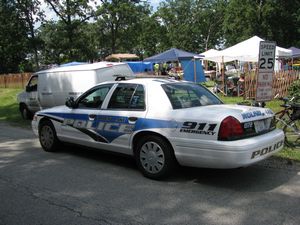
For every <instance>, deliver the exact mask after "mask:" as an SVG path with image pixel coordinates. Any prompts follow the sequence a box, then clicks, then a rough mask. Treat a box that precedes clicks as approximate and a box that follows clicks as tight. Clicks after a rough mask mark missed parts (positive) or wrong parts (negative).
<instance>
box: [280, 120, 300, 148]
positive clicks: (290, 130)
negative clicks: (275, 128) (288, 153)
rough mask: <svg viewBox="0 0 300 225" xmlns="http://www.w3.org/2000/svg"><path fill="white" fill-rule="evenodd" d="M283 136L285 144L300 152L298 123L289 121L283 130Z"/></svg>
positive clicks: (299, 125) (299, 127) (297, 121)
mask: <svg viewBox="0 0 300 225" xmlns="http://www.w3.org/2000/svg"><path fill="white" fill-rule="evenodd" d="M283 131H284V134H285V144H286V145H287V146H288V147H290V148H293V149H297V150H300V122H299V120H296V121H291V122H290V123H289V124H288V125H286V126H285V127H284V128H283Z"/></svg>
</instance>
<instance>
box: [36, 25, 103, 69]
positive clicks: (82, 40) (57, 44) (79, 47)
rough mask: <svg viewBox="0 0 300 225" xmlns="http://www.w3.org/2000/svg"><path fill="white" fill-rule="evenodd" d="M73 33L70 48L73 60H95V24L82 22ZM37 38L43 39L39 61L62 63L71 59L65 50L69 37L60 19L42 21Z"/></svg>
mask: <svg viewBox="0 0 300 225" xmlns="http://www.w3.org/2000/svg"><path fill="white" fill-rule="evenodd" d="M74 35H75V37H76V39H74V43H73V44H74V47H73V48H72V49H71V50H72V54H73V60H76V61H82V62H87V61H94V60H97V59H98V55H97V51H98V49H97V44H96V43H97V36H96V33H95V25H94V24H92V23H83V24H81V25H80V26H79V27H77V29H76V33H74ZM39 38H40V39H41V40H42V41H43V46H42V48H41V54H42V57H41V61H42V63H43V64H45V65H47V64H62V63H66V62H69V61H70V60H71V59H70V56H69V55H68V52H66V50H65V48H66V46H68V43H69V39H68V34H67V31H66V29H65V24H64V23H63V22H62V21H57V22H55V21H49V22H46V23H44V24H43V25H42V26H41V27H40V32H39Z"/></svg>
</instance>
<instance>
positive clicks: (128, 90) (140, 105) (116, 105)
mask: <svg viewBox="0 0 300 225" xmlns="http://www.w3.org/2000/svg"><path fill="white" fill-rule="evenodd" d="M108 109H128V110H144V109H145V91H144V87H143V86H142V85H137V84H119V85H118V86H117V88H116V90H115V91H114V93H113V94H112V97H111V99H110V101H109V104H108Z"/></svg>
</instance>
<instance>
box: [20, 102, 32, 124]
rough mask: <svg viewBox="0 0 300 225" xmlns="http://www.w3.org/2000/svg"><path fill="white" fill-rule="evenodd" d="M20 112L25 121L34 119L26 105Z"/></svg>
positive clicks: (21, 107) (22, 106)
mask: <svg viewBox="0 0 300 225" xmlns="http://www.w3.org/2000/svg"><path fill="white" fill-rule="evenodd" d="M20 112H21V115H22V118H23V119H24V120H31V119H32V117H33V115H32V113H31V112H30V111H29V110H28V108H27V106H26V105H24V104H22V105H21V106H20Z"/></svg>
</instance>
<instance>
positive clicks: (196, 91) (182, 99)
mask: <svg viewBox="0 0 300 225" xmlns="http://www.w3.org/2000/svg"><path fill="white" fill-rule="evenodd" d="M161 86H162V88H163V89H164V91H165V92H166V94H167V96H168V98H169V100H170V102H171V104H172V107H173V109H183V108H191V107H197V106H204V105H217V104H223V103H222V101H221V100H220V99H218V98H217V97H216V96H215V95H214V94H212V93H211V92H210V91H209V90H208V89H206V88H204V87H203V86H201V85H197V84H192V83H173V84H162V85H161Z"/></svg>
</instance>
